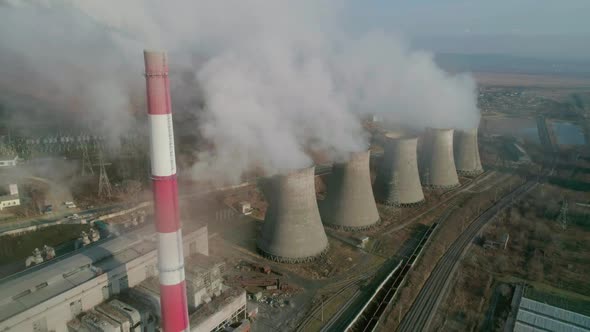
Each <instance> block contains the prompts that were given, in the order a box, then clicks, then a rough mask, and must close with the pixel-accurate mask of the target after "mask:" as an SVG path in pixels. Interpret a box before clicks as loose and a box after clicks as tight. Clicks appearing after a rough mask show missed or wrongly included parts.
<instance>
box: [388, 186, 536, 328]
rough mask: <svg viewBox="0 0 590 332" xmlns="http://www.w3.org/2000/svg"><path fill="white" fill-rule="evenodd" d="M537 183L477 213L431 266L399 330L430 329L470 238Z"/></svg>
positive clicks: (514, 192)
mask: <svg viewBox="0 0 590 332" xmlns="http://www.w3.org/2000/svg"><path fill="white" fill-rule="evenodd" d="M536 185H537V182H535V181H528V182H526V183H524V184H523V185H521V186H519V187H518V188H516V189H515V190H514V191H512V192H511V193H510V194H508V195H506V196H504V197H503V198H502V199H501V200H499V201H498V202H496V204H494V205H493V206H492V207H490V208H489V209H488V210H486V211H485V212H484V213H482V214H481V215H480V216H479V217H477V219H475V220H474V221H473V222H472V223H471V224H470V225H469V226H468V227H467V229H466V230H465V231H464V232H463V233H461V235H460V236H459V237H458V238H457V239H456V240H455V242H453V244H452V245H451V246H450V247H449V249H448V250H447V252H446V253H445V254H444V255H443V256H442V257H441V259H440V260H439V261H438V263H437V264H436V266H435V267H434V269H433V270H432V273H431V274H430V277H429V278H428V280H426V283H425V284H424V286H423V287H422V290H421V291H420V293H419V294H418V297H417V298H416V300H414V303H413V304H412V306H411V307H410V310H409V311H408V312H407V313H406V315H405V317H404V319H403V320H402V322H401V324H400V326H399V328H398V331H426V330H427V329H428V326H429V324H430V321H431V320H432V317H433V316H434V314H435V313H436V310H437V307H438V304H439V303H440V301H441V300H442V297H443V294H444V292H445V289H446V288H447V286H448V284H449V282H450V280H451V279H452V274H453V272H454V270H455V268H456V267H457V266H458V264H459V261H460V259H461V256H462V255H463V254H464V253H465V251H466V249H467V247H468V246H469V244H470V243H471V241H473V238H474V237H475V236H476V235H477V234H478V233H479V232H480V230H481V229H482V228H483V226H485V225H486V224H487V223H488V222H489V221H490V220H491V219H493V218H494V216H496V215H497V214H498V213H499V212H500V211H502V210H503V209H505V208H507V207H509V206H510V205H511V204H512V202H513V200H515V199H517V198H519V197H520V196H522V195H524V194H526V193H527V192H528V191H530V190H531V189H533V188H534V187H535V186H536Z"/></svg>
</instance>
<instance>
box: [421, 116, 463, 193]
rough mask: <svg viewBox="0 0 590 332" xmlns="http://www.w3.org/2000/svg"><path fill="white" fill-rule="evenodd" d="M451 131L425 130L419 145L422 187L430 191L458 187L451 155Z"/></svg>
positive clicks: (452, 155)
mask: <svg viewBox="0 0 590 332" xmlns="http://www.w3.org/2000/svg"><path fill="white" fill-rule="evenodd" d="M453 131H454V130H453V129H439V128H427V129H426V130H425V131H424V134H423V136H422V142H421V144H420V147H421V149H420V150H421V151H420V163H419V167H420V175H421V178H422V185H424V186H425V187H427V188H432V189H451V188H455V187H457V186H459V177H458V176H457V169H456V167H455V159H454V154H453Z"/></svg>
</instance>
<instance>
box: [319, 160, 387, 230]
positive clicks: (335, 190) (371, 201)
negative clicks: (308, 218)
mask: <svg viewBox="0 0 590 332" xmlns="http://www.w3.org/2000/svg"><path fill="white" fill-rule="evenodd" d="M369 158H370V154H369V151H361V152H354V153H351V154H350V158H349V160H348V161H347V162H342V163H335V164H334V166H333V169H332V173H331V174H330V175H329V176H328V181H327V194H326V198H325V200H324V201H323V202H321V203H320V213H321V216H322V221H323V222H324V225H326V226H330V227H334V228H338V229H344V230H347V231H355V230H363V229H367V228H370V227H372V226H374V225H375V224H377V223H378V222H379V220H380V218H379V212H378V211H377V205H376V204H375V197H374V196H373V190H372V187H371V174H370V171H369Z"/></svg>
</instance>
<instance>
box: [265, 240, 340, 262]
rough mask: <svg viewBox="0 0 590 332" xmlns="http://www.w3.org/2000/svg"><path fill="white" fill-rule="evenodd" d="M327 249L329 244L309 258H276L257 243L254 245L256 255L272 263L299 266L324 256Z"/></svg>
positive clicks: (276, 256)
mask: <svg viewBox="0 0 590 332" xmlns="http://www.w3.org/2000/svg"><path fill="white" fill-rule="evenodd" d="M329 249H330V244H329V243H326V247H325V248H324V249H322V251H320V252H318V253H317V254H314V255H311V256H306V257H284V256H278V255H274V254H271V253H269V252H267V251H266V250H264V249H262V248H261V247H260V245H259V244H258V243H257V244H256V250H257V251H258V253H259V254H260V255H261V256H262V257H264V258H266V259H268V260H271V261H273V262H277V263H288V264H299V263H309V262H313V261H315V260H317V259H319V258H321V257H323V256H325V255H326V253H328V250H329Z"/></svg>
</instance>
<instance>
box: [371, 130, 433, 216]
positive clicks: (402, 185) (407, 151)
mask: <svg viewBox="0 0 590 332" xmlns="http://www.w3.org/2000/svg"><path fill="white" fill-rule="evenodd" d="M383 145H384V147H383V149H384V153H383V161H382V162H381V164H380V165H379V168H378V171H377V177H376V179H375V196H376V198H377V201H378V202H381V203H383V204H387V205H392V206H403V207H406V206H414V205H417V204H421V203H422V202H424V193H423V192H422V184H421V183H420V175H419V173H418V159H417V146H418V138H417V137H416V136H411V135H404V134H402V133H399V132H390V133H387V134H385V135H384V138H383Z"/></svg>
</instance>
